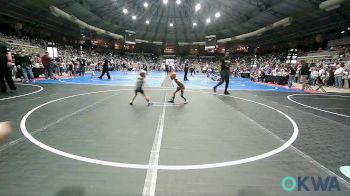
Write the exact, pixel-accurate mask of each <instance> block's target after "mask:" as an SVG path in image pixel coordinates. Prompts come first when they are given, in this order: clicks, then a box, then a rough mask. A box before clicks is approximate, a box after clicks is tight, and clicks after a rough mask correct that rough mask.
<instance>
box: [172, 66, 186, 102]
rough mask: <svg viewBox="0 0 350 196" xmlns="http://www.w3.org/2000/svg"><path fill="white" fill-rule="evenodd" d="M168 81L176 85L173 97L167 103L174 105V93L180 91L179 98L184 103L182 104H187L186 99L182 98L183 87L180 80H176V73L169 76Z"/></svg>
mask: <svg viewBox="0 0 350 196" xmlns="http://www.w3.org/2000/svg"><path fill="white" fill-rule="evenodd" d="M170 79H171V80H174V81H175V83H176V84H177V88H176V91H175V92H174V94H173V97H172V98H171V99H170V100H169V102H170V103H174V100H175V95H176V93H177V92H179V91H181V97H182V99H184V101H185V102H184V104H186V103H188V102H187V99H186V98H185V97H184V91H185V86H184V84H183V83H182V82H181V81H180V80H178V79H177V78H176V73H175V72H173V73H171V74H170Z"/></svg>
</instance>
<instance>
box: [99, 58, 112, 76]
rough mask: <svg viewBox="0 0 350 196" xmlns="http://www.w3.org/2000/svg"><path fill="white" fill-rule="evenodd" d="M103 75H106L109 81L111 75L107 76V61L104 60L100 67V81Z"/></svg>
mask: <svg viewBox="0 0 350 196" xmlns="http://www.w3.org/2000/svg"><path fill="white" fill-rule="evenodd" d="M105 73H107V77H108V80H110V79H111V75H109V71H108V60H107V59H106V60H105V63H104V64H103V66H102V75H101V76H100V77H99V78H100V79H101V80H102V77H103V76H104V75H105Z"/></svg>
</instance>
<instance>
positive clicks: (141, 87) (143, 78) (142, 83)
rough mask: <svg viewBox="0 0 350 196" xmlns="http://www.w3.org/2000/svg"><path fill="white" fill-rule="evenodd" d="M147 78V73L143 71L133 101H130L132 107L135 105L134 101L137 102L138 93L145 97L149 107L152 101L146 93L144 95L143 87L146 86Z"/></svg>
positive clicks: (138, 79)
mask: <svg viewBox="0 0 350 196" xmlns="http://www.w3.org/2000/svg"><path fill="white" fill-rule="evenodd" d="M145 78H146V72H145V71H141V72H140V77H139V78H137V81H136V88H135V95H134V96H133V97H132V99H131V100H130V105H132V104H133V102H134V100H135V98H136V96H137V93H141V94H142V95H143V96H144V97H145V99H146V101H147V103H148V105H150V103H151V102H150V99H149V97H147V96H146V95H145V93H144V91H143V85H144V84H145V81H144V80H145Z"/></svg>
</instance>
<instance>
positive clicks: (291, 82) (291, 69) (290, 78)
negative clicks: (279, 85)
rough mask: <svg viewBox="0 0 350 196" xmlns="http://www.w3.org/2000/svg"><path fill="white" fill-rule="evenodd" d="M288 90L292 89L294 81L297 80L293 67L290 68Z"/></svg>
mask: <svg viewBox="0 0 350 196" xmlns="http://www.w3.org/2000/svg"><path fill="white" fill-rule="evenodd" d="M289 71H290V72H289V78H288V88H292V85H293V81H294V80H295V74H296V71H295V69H294V67H293V66H292V65H290V67H289Z"/></svg>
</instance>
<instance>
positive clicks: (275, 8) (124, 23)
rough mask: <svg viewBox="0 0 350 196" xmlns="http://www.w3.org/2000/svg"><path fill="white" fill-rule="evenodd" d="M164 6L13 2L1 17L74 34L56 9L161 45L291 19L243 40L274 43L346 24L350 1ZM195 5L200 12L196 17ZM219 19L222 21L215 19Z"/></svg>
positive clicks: (193, 0)
mask: <svg viewBox="0 0 350 196" xmlns="http://www.w3.org/2000/svg"><path fill="white" fill-rule="evenodd" d="M163 1H164V0H11V1H6V2H5V3H3V6H1V8H0V12H1V13H4V14H6V15H10V16H12V17H16V18H18V19H21V20H27V21H28V20H29V21H33V22H37V23H39V24H40V25H42V26H44V27H47V28H50V29H52V30H56V31H60V32H62V33H67V32H68V33H77V32H78V29H80V28H79V27H78V26H75V25H73V24H70V23H69V22H67V21H66V20H65V19H63V18H59V17H57V16H54V15H53V14H52V13H51V12H50V9H49V7H50V6H55V7H57V8H59V9H60V10H62V11H64V12H66V13H68V14H70V15H73V16H75V17H76V18H78V19H79V20H81V21H84V22H85V23H87V24H89V25H93V26H95V27H98V28H100V29H104V30H106V31H109V32H112V33H117V34H120V35H124V32H125V30H132V31H135V32H136V38H137V39H140V40H148V41H159V42H163V43H179V42H187V43H191V42H203V41H204V37H205V36H206V35H217V37H218V39H224V38H230V37H234V36H239V35H242V34H246V33H249V32H253V31H255V30H257V29H260V28H263V27H266V26H268V25H271V24H273V23H275V22H278V21H280V20H282V19H285V18H287V17H292V19H293V20H292V23H291V24H290V25H289V26H287V27H279V28H276V29H273V30H271V31H270V32H265V33H263V34H262V35H259V36H254V37H253V38H247V39H245V40H243V39H242V40H243V41H246V42H249V41H250V40H251V41H255V42H257V41H258V42H264V43H273V42H278V41H284V40H289V39H293V38H297V37H301V36H306V35H309V34H312V33H318V32H322V31H325V30H329V29H334V28H337V27H339V25H340V24H342V25H343V24H345V23H347V22H349V18H350V8H349V7H350V6H349V1H345V3H343V5H342V7H341V8H340V9H339V10H338V11H331V12H326V11H324V10H321V9H320V8H319V4H320V3H321V2H323V1H324V0H181V3H180V4H178V3H177V1H179V0H168V3H167V4H164V3H163ZM145 2H147V4H148V6H147V7H145V5H144V4H145ZM198 3H200V9H199V10H197V11H196V5H197V4H198ZM124 9H127V13H124V12H125V11H123V10H124ZM217 13H220V14H219V15H220V17H216V16H215V15H216V14H217ZM132 16H135V17H136V19H133V18H132ZM208 18H210V23H208V22H207V19H208ZM147 20H148V21H149V24H146V21H147ZM194 23H196V26H194ZM242 40H240V41H242Z"/></svg>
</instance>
